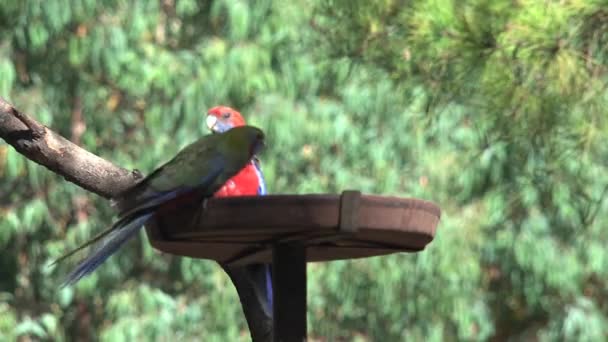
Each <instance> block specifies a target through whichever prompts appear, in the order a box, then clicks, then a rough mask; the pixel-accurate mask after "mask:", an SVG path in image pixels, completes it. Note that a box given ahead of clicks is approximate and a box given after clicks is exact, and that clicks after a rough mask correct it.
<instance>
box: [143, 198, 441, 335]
mask: <svg viewBox="0 0 608 342" xmlns="http://www.w3.org/2000/svg"><path fill="white" fill-rule="evenodd" d="M440 214H441V212H440V209H439V207H438V206H436V205H435V204H433V203H431V202H427V201H423V200H418V199H410V198H399V197H387V196H375V195H362V194H361V193H360V192H359V191H344V192H343V193H342V194H341V195H328V194H319V195H268V196H260V197H234V198H222V199H211V200H209V201H207V203H206V205H205V206H204V208H203V207H201V206H198V207H191V208H180V214H179V215H175V214H174V213H173V214H171V215H167V216H160V217H157V220H156V222H155V223H153V224H151V225H148V226H147V227H146V230H147V233H148V237H149V239H150V243H151V244H152V246H153V247H155V248H156V249H159V250H161V251H163V252H167V253H171V254H175V255H182V256H188V257H193V258H203V259H213V260H215V261H217V262H219V263H221V264H234V265H244V264H250V263H260V262H265V263H272V264H273V275H274V283H273V286H274V300H273V302H274V304H273V305H274V309H273V310H274V313H273V317H274V327H273V329H274V334H273V336H274V340H275V341H303V340H305V339H306V325H307V323H306V262H313V261H330V260H342V259H354V258H364V257H370V256H376V255H385V254H390V253H396V252H417V251H420V250H422V249H424V247H425V246H426V245H427V244H428V243H429V242H431V240H433V237H434V236H435V229H436V227H437V224H438V223H439V218H440Z"/></svg>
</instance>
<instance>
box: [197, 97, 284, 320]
mask: <svg viewBox="0 0 608 342" xmlns="http://www.w3.org/2000/svg"><path fill="white" fill-rule="evenodd" d="M206 121H207V127H208V128H209V130H211V132H213V133H218V134H223V133H225V132H229V131H230V130H232V129H234V128H238V127H242V126H244V125H245V119H244V118H243V116H242V115H241V113H239V112H238V111H236V110H235V109H233V108H230V107H227V106H216V107H213V108H211V109H209V110H208V112H207V120H206ZM266 194H267V190H266V182H265V181H264V175H263V174H262V170H261V168H260V162H259V160H258V159H257V157H256V156H253V158H251V161H250V162H249V163H248V164H247V165H246V166H245V167H244V168H243V169H241V171H239V173H237V174H236V175H235V176H234V177H232V178H230V179H229V180H228V181H227V182H226V183H225V184H224V185H223V186H222V187H221V188H220V189H219V190H217V191H216V192H215V193H214V194H213V197H216V198H221V197H235V196H261V195H266ZM232 267H234V266H232ZM243 268H244V270H245V271H246V272H245V273H246V274H247V277H248V278H249V280H250V281H251V283H252V285H253V288H254V290H255V293H256V296H257V299H258V301H259V302H260V303H262V307H263V309H264V312H265V313H266V315H267V316H268V317H272V305H273V304H272V297H273V295H272V267H271V265H270V264H251V265H246V266H243Z"/></svg>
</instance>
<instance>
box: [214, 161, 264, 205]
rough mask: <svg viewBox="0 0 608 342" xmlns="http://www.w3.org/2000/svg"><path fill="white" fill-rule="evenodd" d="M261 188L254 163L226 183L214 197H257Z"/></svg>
mask: <svg viewBox="0 0 608 342" xmlns="http://www.w3.org/2000/svg"><path fill="white" fill-rule="evenodd" d="M259 188H260V180H259V178H258V173H257V172H256V169H255V165H254V164H253V162H252V163H249V164H247V166H245V168H244V169H242V170H241V171H239V173H237V174H236V175H235V176H234V177H232V178H230V179H229V180H228V181H226V183H225V184H224V185H223V186H222V187H221V188H220V189H219V190H218V191H216V192H215V194H213V197H233V196H256V195H258V189H259Z"/></svg>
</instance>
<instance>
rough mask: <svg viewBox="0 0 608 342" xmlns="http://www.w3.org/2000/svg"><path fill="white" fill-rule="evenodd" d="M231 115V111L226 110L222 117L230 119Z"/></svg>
mask: <svg viewBox="0 0 608 342" xmlns="http://www.w3.org/2000/svg"><path fill="white" fill-rule="evenodd" d="M229 117H230V112H225V113H223V114H222V118H224V119H228V118H229Z"/></svg>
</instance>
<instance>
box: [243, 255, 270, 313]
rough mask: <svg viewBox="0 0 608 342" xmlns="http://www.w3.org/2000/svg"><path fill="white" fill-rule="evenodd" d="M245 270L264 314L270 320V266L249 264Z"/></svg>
mask: <svg viewBox="0 0 608 342" xmlns="http://www.w3.org/2000/svg"><path fill="white" fill-rule="evenodd" d="M245 269H246V270H247V273H248V275H249V281H250V282H251V284H252V285H253V289H254V290H255V295H256V297H257V300H258V302H259V303H260V304H262V308H263V309H264V313H265V314H266V315H267V316H268V317H271V318H272V305H273V304H272V270H271V269H272V265H271V264H251V265H247V266H245Z"/></svg>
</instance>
